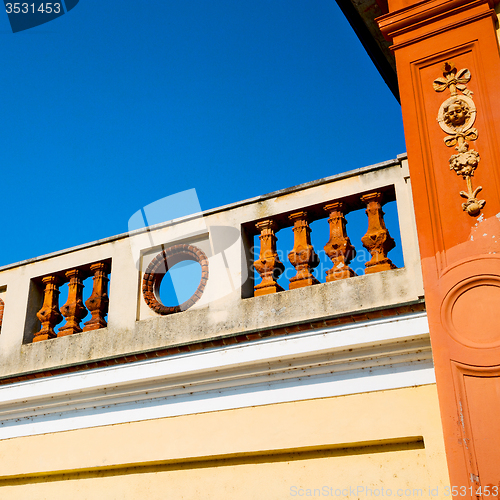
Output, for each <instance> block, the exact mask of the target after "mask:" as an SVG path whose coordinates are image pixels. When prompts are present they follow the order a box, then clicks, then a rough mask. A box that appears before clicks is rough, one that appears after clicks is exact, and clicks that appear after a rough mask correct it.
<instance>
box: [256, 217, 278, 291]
mask: <svg viewBox="0 0 500 500" xmlns="http://www.w3.org/2000/svg"><path fill="white" fill-rule="evenodd" d="M255 227H256V228H257V229H258V230H259V231H260V236H259V239H260V255H259V260H256V261H255V263H254V266H255V269H256V270H257V272H258V273H259V274H260V277H261V278H262V282H261V283H259V284H258V285H256V286H255V293H254V295H255V297H258V296H260V295H267V294H269V293H275V292H282V291H283V288H282V287H281V286H280V285H278V283H277V282H276V280H277V279H278V278H279V277H280V275H281V274H282V273H283V271H284V270H285V266H284V265H283V263H282V262H281V261H280V260H279V258H278V253H277V252H276V241H277V239H278V238H277V237H276V235H275V232H276V230H277V225H276V223H275V222H274V221H272V220H270V219H269V220H264V221H262V222H258V223H257V224H255Z"/></svg>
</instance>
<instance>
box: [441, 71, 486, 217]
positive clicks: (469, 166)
mask: <svg viewBox="0 0 500 500" xmlns="http://www.w3.org/2000/svg"><path fill="white" fill-rule="evenodd" d="M470 79H471V74H470V71H469V70H468V69H467V68H464V69H461V70H460V71H457V69H456V68H455V65H454V64H453V63H452V62H446V63H444V65H443V77H439V78H436V79H435V80H434V82H433V84H432V86H433V87H434V90H435V91H436V92H443V91H445V90H446V89H448V90H449V91H450V94H451V96H450V97H449V98H448V99H446V100H445V101H444V102H443V103H442V104H441V106H440V108H439V112H438V116H437V121H438V123H439V126H440V127H441V129H442V130H443V131H444V132H446V133H447V134H448V135H447V136H446V137H445V138H444V143H445V145H446V146H447V147H449V148H451V147H453V146H455V149H456V150H457V151H458V154H454V155H452V156H451V157H450V170H454V171H455V172H456V174H457V175H461V176H462V178H463V179H464V180H465V182H466V183H467V191H461V192H460V196H462V198H465V199H466V200H467V201H465V202H464V203H462V209H463V210H464V211H465V212H467V213H468V214H469V215H472V216H475V215H477V214H478V213H479V212H480V211H481V209H482V208H483V206H484V204H485V203H486V202H485V200H478V199H477V194H478V193H479V192H480V191H481V190H482V189H483V188H482V187H481V186H478V187H477V188H476V189H473V187H472V177H473V175H474V171H475V170H476V168H477V166H478V164H479V161H480V159H481V158H480V156H479V153H478V152H477V151H475V150H474V149H470V150H469V142H472V141H475V140H476V139H477V137H478V132H477V130H476V129H475V128H473V126H472V125H474V122H475V120H476V106H475V104H474V101H473V100H472V95H473V92H472V91H470V90H469V89H467V84H468V83H469V81H470ZM459 91H460V92H461V93H459Z"/></svg>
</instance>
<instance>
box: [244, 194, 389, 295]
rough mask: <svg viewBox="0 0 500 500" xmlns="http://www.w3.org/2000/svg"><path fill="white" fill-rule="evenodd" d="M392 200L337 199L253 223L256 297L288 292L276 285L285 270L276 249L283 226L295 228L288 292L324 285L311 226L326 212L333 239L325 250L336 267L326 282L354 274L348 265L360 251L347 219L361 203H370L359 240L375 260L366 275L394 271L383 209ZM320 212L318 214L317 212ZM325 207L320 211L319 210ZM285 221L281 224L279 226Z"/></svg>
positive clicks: (381, 197)
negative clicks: (317, 270) (256, 249)
mask: <svg viewBox="0 0 500 500" xmlns="http://www.w3.org/2000/svg"><path fill="white" fill-rule="evenodd" d="M393 199H394V193H393V192H391V191H390V190H388V191H385V192H384V191H382V190H377V191H372V192H369V193H365V194H362V195H359V197H357V198H355V199H348V200H336V201H332V202H328V203H325V204H322V205H321V206H320V207H318V206H313V207H309V208H307V209H305V210H300V211H298V212H292V213H290V214H286V215H285V216H284V215H283V214H280V216H279V217H276V218H269V219H264V220H261V221H259V222H257V223H256V224H255V228H256V230H257V231H258V232H259V240H260V252H259V259H258V260H256V261H255V263H254V265H255V269H256V270H257V272H258V273H259V274H260V277H261V278H262V281H261V282H260V283H259V284H257V285H256V286H255V296H261V295H267V294H270V293H275V292H281V291H283V290H284V288H283V287H282V286H281V285H279V284H278V283H277V279H278V277H279V276H280V275H281V274H282V272H283V270H284V265H283V263H282V262H281V261H280V259H279V255H278V251H277V240H278V238H277V236H276V233H277V232H278V231H279V230H280V229H281V228H283V227H287V226H289V225H290V224H292V225H293V233H294V245H293V249H292V251H291V252H290V253H289V254H288V259H289V261H290V263H291V264H292V265H293V266H294V267H295V269H296V274H295V276H293V277H291V278H290V279H289V289H290V290H293V289H296V288H302V287H305V286H310V285H316V284H318V283H320V281H319V280H318V279H317V278H316V277H315V276H314V275H313V274H312V271H313V269H314V268H315V267H316V266H317V265H318V263H319V259H318V256H317V254H316V252H315V251H314V248H313V245H312V244H311V238H310V233H311V229H310V227H309V224H310V223H311V222H313V221H315V220H318V219H319V218H322V215H323V213H325V212H326V214H328V215H329V217H328V224H329V226H330V239H329V240H328V242H327V243H326V244H325V246H324V251H325V253H326V255H328V257H329V258H330V259H331V261H332V268H331V269H329V270H328V271H327V272H326V282H330V281H336V280H342V279H346V278H351V277H353V276H356V273H355V272H354V271H353V270H352V269H351V268H350V267H349V263H350V262H351V260H352V259H353V258H354V257H355V256H356V250H355V248H354V246H353V245H352V244H351V241H350V239H349V236H348V235H347V232H346V219H345V216H346V215H347V213H348V212H349V211H351V210H354V209H358V208H359V206H358V205H359V203H360V202H361V203H363V204H364V205H366V215H367V226H368V229H367V231H366V234H365V235H364V236H363V237H362V238H361V241H362V244H363V246H364V247H365V248H366V249H367V250H368V251H369V252H370V255H371V259H370V260H369V261H367V262H366V263H365V268H366V269H365V273H366V274H371V273H377V272H380V271H388V270H391V269H395V268H396V266H395V265H394V264H393V263H392V261H391V259H390V258H389V257H388V256H387V253H388V252H389V251H390V250H392V249H393V248H394V246H395V243H394V240H393V238H392V237H391V236H390V234H389V231H388V230H387V228H386V225H385V222H384V212H383V210H382V206H383V204H384V202H385V201H390V200H393ZM318 208H319V209H320V211H319V212H318ZM321 209H322V210H321ZM280 221H281V222H280Z"/></svg>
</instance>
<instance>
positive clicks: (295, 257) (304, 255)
mask: <svg viewBox="0 0 500 500" xmlns="http://www.w3.org/2000/svg"><path fill="white" fill-rule="evenodd" d="M289 219H290V220H292V221H293V250H292V251H291V252H290V253H289V254H288V260H289V261H290V263H291V264H292V266H293V267H295V269H296V270H297V274H296V275H295V276H294V277H293V278H290V290H293V289H294V288H301V287H303V286H309V285H316V284H317V283H319V281H318V280H317V279H316V278H315V277H314V276H313V275H312V274H311V269H312V268H314V267H316V266H317V265H318V264H319V259H318V256H317V255H316V252H315V251H314V248H313V246H312V245H311V236H310V234H311V228H310V227H309V222H308V219H307V212H304V211H302V212H296V213H294V214H291V215H289Z"/></svg>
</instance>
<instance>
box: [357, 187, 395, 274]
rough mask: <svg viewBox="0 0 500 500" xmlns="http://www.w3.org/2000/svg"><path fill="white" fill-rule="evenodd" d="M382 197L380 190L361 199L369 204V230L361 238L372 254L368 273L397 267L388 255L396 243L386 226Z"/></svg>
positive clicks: (366, 266)
mask: <svg viewBox="0 0 500 500" xmlns="http://www.w3.org/2000/svg"><path fill="white" fill-rule="evenodd" d="M382 198H383V195H382V193H378V192H375V193H370V194H365V195H364V196H362V197H361V201H363V203H366V205H367V208H366V215H367V216H368V231H367V232H366V234H365V235H364V236H363V237H362V238H361V242H362V243H363V246H364V247H365V248H366V249H367V250H368V251H369V252H370V254H371V256H372V258H371V259H370V260H369V261H368V262H367V263H366V264H365V268H366V270H365V272H366V274H371V273H378V272H380V271H388V270H389V269H395V268H396V266H395V265H394V264H393V263H392V262H391V259H389V257H387V253H388V252H389V251H390V250H392V249H393V248H394V247H395V246H396V245H395V243H394V240H393V239H392V238H391V236H390V235H389V231H388V230H387V228H386V227H385V222H384V212H383V211H382Z"/></svg>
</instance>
